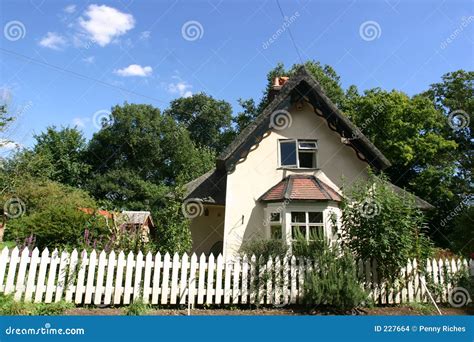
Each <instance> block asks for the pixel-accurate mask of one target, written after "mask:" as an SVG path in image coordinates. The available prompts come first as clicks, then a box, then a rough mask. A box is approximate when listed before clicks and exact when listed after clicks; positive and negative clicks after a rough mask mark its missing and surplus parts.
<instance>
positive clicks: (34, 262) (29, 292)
mask: <svg viewBox="0 0 474 342" xmlns="http://www.w3.org/2000/svg"><path fill="white" fill-rule="evenodd" d="M4 251H5V249H4V250H3V251H2V256H0V263H1V262H3V261H2V260H4V259H2V257H3V252H4ZM7 252H8V251H7ZM39 263H40V257H39V249H38V248H35V249H34V250H33V253H31V260H30V268H29V270H28V280H27V282H26V290H25V299H24V300H25V302H30V301H31V299H32V296H33V292H34V291H35V289H36V272H37V270H38V265H39ZM5 266H6V262H5V264H4V265H3V266H2V265H1V264H0V268H2V267H3V270H4V271H5ZM0 276H1V274H0ZM0 279H3V277H1V278H0Z"/></svg>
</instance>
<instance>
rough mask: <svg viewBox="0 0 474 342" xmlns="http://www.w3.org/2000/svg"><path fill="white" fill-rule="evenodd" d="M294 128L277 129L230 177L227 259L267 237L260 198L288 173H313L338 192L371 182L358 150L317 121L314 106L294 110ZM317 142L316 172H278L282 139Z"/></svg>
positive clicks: (227, 197) (323, 122)
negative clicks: (256, 239) (251, 241)
mask: <svg viewBox="0 0 474 342" xmlns="http://www.w3.org/2000/svg"><path fill="white" fill-rule="evenodd" d="M290 114H291V117H292V124H291V126H289V127H287V128H285V129H283V130H276V129H273V130H272V132H271V133H270V134H269V135H267V136H266V137H265V138H264V139H263V140H262V141H261V142H260V143H259V144H258V146H254V147H253V148H252V150H251V152H250V153H249V154H248V155H247V157H246V159H245V160H242V161H241V162H240V163H239V164H237V165H236V168H235V170H234V172H232V173H230V174H229V175H228V176H227V193H226V212H225V227H224V231H225V236H226V238H225V240H224V254H225V255H226V256H231V255H235V254H236V253H237V252H238V251H239V249H240V247H241V245H242V242H243V241H245V240H247V239H250V238H251V237H256V236H261V237H264V236H266V232H265V230H264V228H263V227H264V219H265V214H264V205H263V204H261V203H259V202H257V200H258V198H259V197H260V196H261V195H262V194H263V193H264V192H265V191H267V190H268V189H269V188H270V187H272V186H274V185H275V184H277V183H278V182H279V181H280V180H281V179H282V178H284V177H286V176H287V175H289V174H295V173H299V174H312V175H315V176H317V177H319V178H320V179H321V180H322V181H324V182H326V183H327V184H329V185H330V186H332V187H333V188H334V189H336V190H338V191H339V190H340V188H341V187H342V185H343V182H344V183H345V184H347V183H350V182H351V181H352V180H354V179H356V178H361V177H362V178H366V177H367V166H368V164H367V163H366V162H364V161H361V160H360V159H359V158H357V156H356V153H355V151H354V150H353V149H352V148H351V147H349V146H346V145H344V144H343V143H342V142H341V137H340V135H339V134H338V133H336V132H334V131H332V130H330V129H329V127H328V126H327V123H326V120H324V119H323V118H321V117H319V116H317V115H316V114H315V113H314V109H313V107H312V106H311V105H309V104H306V105H305V106H304V107H303V109H302V110H297V109H296V108H292V109H291V110H290ZM288 138H297V139H317V140H318V147H319V149H318V156H317V158H318V168H319V169H317V170H306V171H302V170H284V169H280V168H279V167H278V159H279V158H278V140H279V139H288Z"/></svg>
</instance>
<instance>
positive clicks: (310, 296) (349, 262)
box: [301, 242, 367, 310]
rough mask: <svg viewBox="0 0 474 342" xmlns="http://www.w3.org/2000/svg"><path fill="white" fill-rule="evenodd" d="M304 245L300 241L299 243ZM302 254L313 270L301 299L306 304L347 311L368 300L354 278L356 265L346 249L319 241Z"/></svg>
mask: <svg viewBox="0 0 474 342" xmlns="http://www.w3.org/2000/svg"><path fill="white" fill-rule="evenodd" d="M301 244H303V242H301ZM304 251H305V252H307V253H309V252H310V251H312V254H306V256H311V257H312V258H311V259H312V260H313V261H314V264H315V266H314V269H313V271H312V272H309V273H307V275H306V279H305V283H304V299H305V302H306V304H307V305H327V306H330V307H331V308H334V309H339V310H350V309H353V308H355V307H357V306H360V305H361V304H363V303H364V302H365V301H366V300H367V293H365V291H364V290H363V289H362V287H361V284H360V283H359V279H358V277H357V267H356V262H355V260H354V257H353V256H352V254H351V253H350V252H349V251H348V250H347V249H343V250H341V249H340V248H338V247H336V246H330V245H329V244H328V243H325V242H319V243H318V244H313V245H312V246H308V247H307V248H306V249H305V250H304Z"/></svg>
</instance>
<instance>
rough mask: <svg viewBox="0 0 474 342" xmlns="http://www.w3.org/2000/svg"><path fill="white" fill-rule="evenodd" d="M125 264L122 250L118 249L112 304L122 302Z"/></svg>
mask: <svg viewBox="0 0 474 342" xmlns="http://www.w3.org/2000/svg"><path fill="white" fill-rule="evenodd" d="M125 266H126V261H125V253H124V252H123V251H120V253H119V255H118V259H117V275H116V277H115V289H114V304H121V303H122V296H123V293H124V286H123V274H124V271H125Z"/></svg>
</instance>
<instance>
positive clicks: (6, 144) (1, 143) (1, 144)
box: [0, 139, 21, 150]
mask: <svg viewBox="0 0 474 342" xmlns="http://www.w3.org/2000/svg"><path fill="white" fill-rule="evenodd" d="M20 147H21V145H20V144H19V143H17V142H14V141H10V140H6V139H0V149H1V150H14V149H16V148H20Z"/></svg>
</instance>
